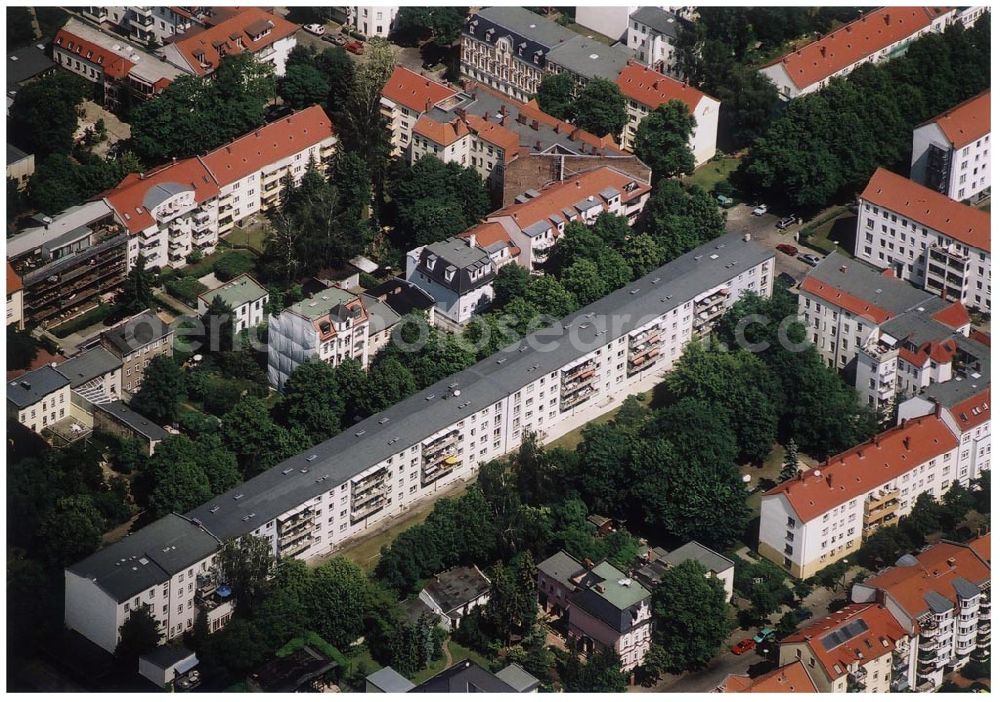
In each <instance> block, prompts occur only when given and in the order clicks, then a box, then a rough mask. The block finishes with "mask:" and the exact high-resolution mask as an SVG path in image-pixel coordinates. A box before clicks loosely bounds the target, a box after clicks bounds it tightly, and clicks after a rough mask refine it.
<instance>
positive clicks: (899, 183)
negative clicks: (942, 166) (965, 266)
mask: <svg viewBox="0 0 1000 702" xmlns="http://www.w3.org/2000/svg"><path fill="white" fill-rule="evenodd" d="M861 199H863V200H867V201H868V202H870V203H872V204H874V205H878V206H880V207H884V208H885V209H887V210H891V211H893V212H895V213H896V214H899V215H902V216H903V217H907V218H908V219H911V220H913V221H914V222H916V223H917V224H921V225H923V226H925V227H927V228H929V229H934V230H936V231H939V232H941V233H942V234H947V235H948V236H950V237H952V238H953V239H956V240H957V241H961V242H962V243H963V244H968V245H969V246H975V247H976V248H978V249H981V250H982V251H989V250H990V213H989V212H983V211H982V210H980V209H977V208H975V207H970V206H969V205H963V204H962V203H961V202H956V201H955V200H952V199H951V198H950V197H948V196H947V195H943V194H941V193H939V192H937V191H936V190H931V189H930V188H925V187H924V186H922V185H920V184H919V183H917V182H915V181H912V180H910V179H909V178H904V177H903V176H900V175H896V174H895V173H893V172H892V171H887V170H886V169H884V168H879V169H877V170H876V171H875V173H873V174H872V177H871V180H869V181H868V186H867V187H866V188H865V191H864V192H863V193H861Z"/></svg>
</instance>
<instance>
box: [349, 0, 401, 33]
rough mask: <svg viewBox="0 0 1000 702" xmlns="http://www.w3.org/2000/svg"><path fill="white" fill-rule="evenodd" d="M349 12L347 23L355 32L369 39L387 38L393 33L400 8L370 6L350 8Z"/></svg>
mask: <svg viewBox="0 0 1000 702" xmlns="http://www.w3.org/2000/svg"><path fill="white" fill-rule="evenodd" d="M347 11H348V15H347V23H348V24H349V25H350V26H351V28H352V29H353V30H354V31H355V32H359V33H360V34H364V35H365V36H366V37H369V38H371V37H382V38H386V37H388V36H389V33H390V32H392V28H393V25H394V24H395V22H396V14H397V13H398V12H399V8H398V7H392V6H389V5H369V6H365V7H348V8H347Z"/></svg>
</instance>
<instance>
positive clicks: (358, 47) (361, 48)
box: [344, 41, 365, 56]
mask: <svg viewBox="0 0 1000 702" xmlns="http://www.w3.org/2000/svg"><path fill="white" fill-rule="evenodd" d="M344 48H345V49H347V50H348V51H350V52H351V53H352V54H357V55H358V56H360V55H361V54H363V53H365V45H364V44H362V43H361V42H360V41H351V42H348V43H347V44H346V45H345V46H344Z"/></svg>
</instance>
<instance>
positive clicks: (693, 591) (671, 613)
mask: <svg viewBox="0 0 1000 702" xmlns="http://www.w3.org/2000/svg"><path fill="white" fill-rule="evenodd" d="M731 630H732V623H731V621H730V615H729V608H728V605H727V604H726V595H725V590H724V588H723V586H722V582H721V581H719V579H718V578H706V577H705V569H704V567H703V566H701V565H700V564H698V563H697V562H695V561H684V562H683V563H681V564H679V565H677V566H675V567H674V568H671V569H669V570H668V571H667V572H666V573H664V574H663V578H662V580H661V581H660V583H659V584H658V585H657V586H656V588H655V589H654V590H653V639H654V641H655V643H657V644H658V645H659V646H661V647H662V649H663V651H664V654H665V658H666V660H667V661H668V665H667V669H668V670H670V671H672V672H679V671H682V670H689V669H693V668H698V667H701V666H704V665H705V664H706V663H707V662H708V661H709V660H711V659H712V657H713V656H715V654H716V653H718V652H719V648H720V646H721V645H722V643H723V642H724V641H725V640H726V637H728V636H729V632H730V631H731Z"/></svg>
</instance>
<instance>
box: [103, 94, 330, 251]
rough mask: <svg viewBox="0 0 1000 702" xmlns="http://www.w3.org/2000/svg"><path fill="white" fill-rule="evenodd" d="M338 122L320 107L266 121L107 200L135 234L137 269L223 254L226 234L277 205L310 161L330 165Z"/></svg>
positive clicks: (132, 181) (124, 186) (129, 180)
mask: <svg viewBox="0 0 1000 702" xmlns="http://www.w3.org/2000/svg"><path fill="white" fill-rule="evenodd" d="M336 141H337V140H336V137H335V136H334V133H333V125H332V123H331V122H330V118H329V117H328V116H327V115H326V112H324V110H323V108H322V107H320V106H318V105H315V106H313V107H309V108H306V109H304V110H300V111H298V112H295V113H293V114H291V115H289V116H287V117H283V118H281V119H280V120H278V121H275V122H271V123H269V124H266V125H264V126H262V127H260V128H259V129H256V130H254V131H253V132H251V133H249V134H246V135H244V136H242V137H240V138H238V139H236V140H235V141H232V142H230V143H229V144H226V145H225V146H221V147H219V148H218V149H216V150H215V151H211V152H209V153H208V154H206V155H205V156H197V157H194V158H188V159H184V160H182V161H175V162H172V163H169V164H167V165H165V166H161V167H160V168H157V169H154V170H152V171H148V172H145V173H132V174H130V175H129V176H127V177H126V178H125V179H124V180H123V181H122V182H121V183H120V184H119V185H118V186H117V187H116V188H114V189H113V190H111V191H110V192H108V193H106V194H105V196H104V199H105V201H106V202H107V203H108V205H109V206H110V207H111V208H112V210H113V211H114V212H115V216H116V218H117V219H118V221H119V222H120V223H121V224H122V225H124V226H125V228H126V229H127V230H128V232H129V234H130V235H132V241H131V242H130V252H129V260H130V265H131V263H133V262H134V261H135V258H136V257H137V256H138V255H139V254H140V253H141V254H142V255H143V256H144V257H145V258H146V262H147V265H150V266H168V265H170V266H175V267H176V266H183V265H184V261H185V258H186V257H187V256H188V255H190V254H191V253H192V252H193V251H194V250H195V249H198V250H200V251H202V252H203V253H206V254H207V253H211V252H213V251H214V250H215V246H216V245H217V243H218V240H219V237H220V236H224V235H225V234H227V233H228V232H229V231H231V230H232V228H233V227H234V226H235V225H236V224H238V223H240V222H243V221H246V220H247V219H249V218H251V217H253V216H255V215H257V214H258V213H260V212H266V211H267V210H269V209H270V208H272V207H273V206H275V205H276V203H277V202H278V197H279V193H280V188H281V181H282V179H283V178H284V177H285V176H290V177H291V178H292V180H293V181H295V182H298V180H300V179H301V178H302V176H303V175H304V174H305V170H306V168H307V166H308V164H309V162H310V161H313V162H315V163H317V164H322V163H325V162H327V161H328V160H329V159H330V158H331V157H332V155H333V149H334V146H335V145H336Z"/></svg>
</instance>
